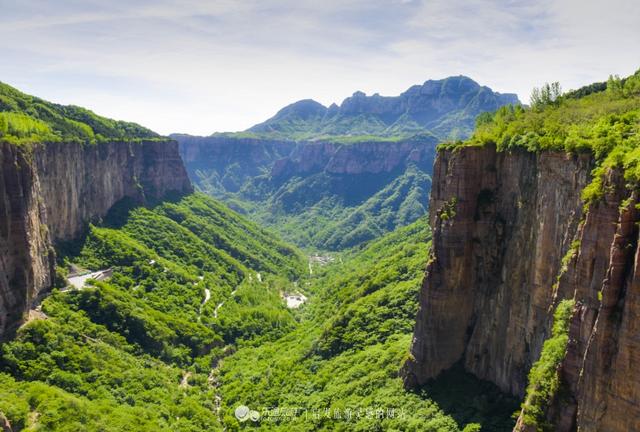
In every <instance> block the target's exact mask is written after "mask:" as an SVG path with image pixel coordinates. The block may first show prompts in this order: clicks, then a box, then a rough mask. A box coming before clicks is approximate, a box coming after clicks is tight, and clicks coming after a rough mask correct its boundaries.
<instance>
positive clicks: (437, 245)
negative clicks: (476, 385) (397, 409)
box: [404, 147, 640, 431]
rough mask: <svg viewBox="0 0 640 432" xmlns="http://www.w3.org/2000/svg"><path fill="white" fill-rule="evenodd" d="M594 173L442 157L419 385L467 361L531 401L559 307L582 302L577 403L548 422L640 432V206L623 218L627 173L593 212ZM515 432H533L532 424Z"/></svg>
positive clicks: (532, 161)
mask: <svg viewBox="0 0 640 432" xmlns="http://www.w3.org/2000/svg"><path fill="white" fill-rule="evenodd" d="M591 165H592V163H591V161H590V159H589V157H587V156H580V157H577V156H567V155H565V154H561V153H553V152H542V153H538V154H534V153H527V152H524V151H516V152H511V153H506V152H505V153H503V152H496V151H495V149H493V148H490V147H483V148H480V147H468V148H463V149H460V150H456V151H442V152H440V153H439V154H438V157H437V160H436V164H435V168H434V180H433V187H432V192H431V203H430V208H431V211H430V212H431V223H432V226H433V230H434V232H433V250H432V258H431V260H430V262H429V264H428V269H427V276H426V278H425V281H424V286H423V289H422V292H421V298H420V310H419V313H418V317H417V322H416V327H415V333H414V340H413V345H412V348H411V354H412V357H411V359H410V360H409V361H408V362H407V363H406V364H405V367H404V375H405V382H406V384H407V385H408V386H415V385H420V384H422V383H424V382H426V381H427V380H428V379H430V378H433V377H435V376H437V375H438V373H439V372H441V371H442V370H444V369H447V368H449V367H450V366H452V365H453V364H455V363H457V362H462V364H463V365H464V367H465V368H466V369H467V370H468V371H470V372H472V373H474V374H475V375H476V376H478V377H480V378H483V379H487V380H490V381H492V382H494V383H495V384H497V385H498V386H499V387H500V388H501V389H502V390H504V391H506V392H509V393H512V394H514V395H519V396H523V395H524V390H525V388H526V384H527V373H528V371H529V369H530V368H531V365H532V364H533V362H535V361H536V360H537V359H538V358H539V356H540V352H541V349H542V344H543V342H544V340H545V339H546V338H547V337H548V336H549V335H550V334H551V324H552V314H553V310H554V308H555V305H556V304H557V302H558V301H559V299H562V298H575V300H576V308H575V310H574V315H573V317H572V323H571V329H570V342H569V348H568V350H567V355H566V358H565V359H564V361H563V363H562V365H561V368H560V371H561V378H562V386H563V387H562V388H563V389H564V390H566V391H564V390H563V395H562V398H557V400H554V401H553V403H552V404H551V406H550V407H548V411H547V414H548V417H549V419H550V421H551V422H552V423H553V424H554V425H555V427H556V429H558V430H567V431H570V430H576V428H578V427H580V428H581V429H580V430H593V431H595V430H607V431H627V430H640V424H638V422H639V421H640V420H638V419H640V394H639V393H640V379H639V378H638V377H637V375H636V374H633V371H632V368H633V367H634V365H637V364H638V363H637V361H640V345H639V343H638V340H637V334H638V326H639V324H638V314H639V313H640V301H639V299H638V295H639V292H638V288H639V285H638V282H637V279H636V277H635V266H636V263H637V260H638V258H637V257H638V254H637V251H636V249H637V235H638V233H637V225H636V222H637V220H638V215H637V210H635V206H634V205H633V203H632V204H629V205H627V206H626V207H625V208H626V210H623V211H622V212H621V211H620V208H621V203H622V202H623V201H624V200H625V199H627V198H628V196H629V194H630V192H629V191H627V190H626V189H625V185H624V180H623V179H622V177H621V175H620V174H619V173H616V172H611V173H609V175H608V178H607V179H606V182H605V183H606V187H605V190H606V191H607V193H606V195H605V197H604V199H603V200H601V201H599V202H598V203H596V204H593V205H592V206H591V207H590V208H589V209H588V211H587V212H586V214H583V213H582V209H583V203H582V202H581V199H580V195H581V192H582V189H583V188H584V186H585V185H586V184H587V183H588V181H589V173H590V171H591V168H592V166H591ZM626 204H628V203H626ZM581 221H582V222H581ZM574 242H575V243H574ZM578 242H579V243H578ZM572 243H573V245H574V246H573V248H572V250H575V251H576V252H575V253H574V254H573V255H572V256H573V258H572V259H571V260H570V261H569V262H568V263H567V262H565V263H564V264H565V265H566V268H565V269H564V270H565V271H562V267H563V257H564V256H565V255H566V254H567V252H568V251H569V249H570V248H571V245H572ZM578 244H579V246H578ZM558 277H559V279H558ZM600 290H602V294H601V295H599V294H598V292H599V291H600ZM624 413H626V415H625V414H624ZM517 430H522V431H527V430H528V429H527V427H526V426H525V425H524V424H523V421H522V419H521V420H520V421H519V422H518V426H517Z"/></svg>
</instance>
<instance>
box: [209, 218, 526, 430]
mask: <svg viewBox="0 0 640 432" xmlns="http://www.w3.org/2000/svg"><path fill="white" fill-rule="evenodd" d="M429 237H430V233H429V229H428V226H427V223H426V220H424V218H423V219H420V220H419V221H417V222H415V223H413V224H411V225H409V226H407V227H405V228H400V229H398V230H396V231H394V232H393V233H391V234H388V235H386V236H384V237H382V238H381V239H379V240H377V241H374V242H372V243H370V244H369V245H368V246H366V247H364V248H362V249H360V250H351V251H349V252H347V253H343V254H342V255H340V256H339V258H338V259H336V260H335V261H334V262H333V264H330V265H329V266H327V267H325V268H316V272H317V273H316V274H314V277H313V278H312V279H311V280H310V281H309V284H310V285H309V286H308V287H307V291H308V292H309V293H310V294H312V295H313V297H312V301H311V302H310V303H309V304H308V305H307V306H306V307H305V310H304V311H303V313H304V320H303V321H302V323H301V324H300V326H299V327H298V329H296V330H295V331H294V332H292V333H291V334H289V335H287V336H286V337H284V338H282V339H279V340H277V341H274V342H269V343H266V344H263V345H261V346H258V347H254V348H246V349H242V350H239V351H238V352H237V353H235V354H233V355H232V356H230V357H228V358H226V359H225V360H224V362H223V365H222V366H221V368H220V370H219V375H218V376H219V379H220V382H221V384H222V386H221V390H222V395H223V405H224V410H225V417H224V421H225V424H226V425H227V428H228V429H227V430H239V429H240V428H241V426H242V424H240V423H239V422H238V421H237V420H236V418H235V417H234V416H233V410H234V409H235V407H237V406H239V405H246V406H249V407H250V408H251V409H255V410H258V411H259V412H261V413H262V419H261V420H260V422H259V423H258V424H257V425H259V427H260V429H261V430H274V431H276V430H277V431H311V430H325V431H382V430H402V431H439V432H443V431H459V430H461V429H463V428H464V430H465V431H473V430H479V426H480V424H482V425H483V429H482V430H483V431H503V430H504V431H507V430H511V428H512V427H513V420H511V418H510V416H511V414H512V413H513V410H514V409H515V407H516V406H517V404H516V405H515V406H514V404H513V401H511V400H508V399H501V398H503V397H502V396H501V395H500V396H495V397H490V396H487V395H489V394H494V395H497V393H495V389H492V390H491V391H484V394H482V395H481V394H479V393H478V392H473V391H471V389H472V388H477V389H480V388H482V389H483V390H487V389H486V386H485V387H482V385H481V383H478V382H477V380H473V379H471V378H470V377H469V376H464V379H459V378H460V375H459V374H458V373H457V372H455V373H454V374H453V375H455V376H456V377H458V379H453V380H452V378H451V377H445V379H446V380H447V381H446V383H444V384H443V383H442V382H435V383H434V384H433V385H432V386H431V387H427V388H425V389H424V390H422V391H420V392H417V393H412V392H407V391H406V390H404V389H403V386H402V381H401V378H400V377H399V375H398V374H399V369H400V366H401V365H402V362H403V360H404V359H405V358H406V356H407V350H408V347H409V344H410V340H411V334H412V331H413V325H414V321H415V313H416V311H417V294H418V291H419V289H420V286H421V282H422V278H423V273H424V266H425V262H426V260H427V256H428V248H429ZM442 385H445V386H447V387H449V389H450V390H455V389H458V390H459V391H460V392H463V393H464V397H459V399H458V401H457V404H456V405H457V406H456V410H457V414H459V415H457V416H456V418H454V417H451V416H449V415H447V414H446V413H445V412H443V411H442V410H441V408H440V407H439V402H436V401H435V400H434V399H433V398H431V393H430V392H431V391H433V392H437V393H439V397H440V400H441V401H442V402H443V403H447V401H446V398H445V397H442V392H441V391H440V390H439V389H440V388H441V387H442ZM438 386H440V387H438ZM492 392H493V393H492ZM458 396H460V393H458ZM496 406H501V407H503V408H504V407H507V408H506V410H505V409H503V410H502V411H500V410H499V409H498V410H496ZM448 407H449V408H450V409H453V408H454V407H453V404H449V406H448ZM275 408H278V409H279V410H275ZM257 425H256V426H257Z"/></svg>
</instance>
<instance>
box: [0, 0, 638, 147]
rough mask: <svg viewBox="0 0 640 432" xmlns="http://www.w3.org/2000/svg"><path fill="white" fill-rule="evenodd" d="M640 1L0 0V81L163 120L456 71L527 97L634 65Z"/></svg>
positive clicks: (212, 126) (397, 86) (382, 87)
mask: <svg viewBox="0 0 640 432" xmlns="http://www.w3.org/2000/svg"><path fill="white" fill-rule="evenodd" d="M639 23H640V1H637V0H606V1H605V0H555V1H550V0H549V1H546V0H544V1H533V0H528V1H525V0H505V1H488V0H464V1H463V0H424V1H423V0H322V1H318V0H281V1H276V0H255V1H254V0H219V1H217V0H216V1H214V0H210V1H206V0H181V1H178V0H164V1H163V0H158V1H151V0H135V1H131V0H109V1H97V0H0V52H1V53H2V56H1V59H0V81H3V82H6V83H8V84H11V85H13V86H16V87H18V88H20V89H21V90H23V91H26V92H28V93H31V94H35V95H38V96H40V97H43V98H46V99H49V100H52V101H55V102H60V103H69V104H76V105H82V106H86V107H88V108H90V109H92V110H94V111H96V112H97V113H99V114H102V115H106V116H109V117H113V118H117V119H124V120H132V121H136V122H138V123H141V124H143V125H145V126H148V127H150V128H152V129H154V130H156V131H158V132H161V133H165V134H167V133H171V132H187V133H192V134H207V135H208V134H210V133H212V132H214V131H234V130H242V129H246V128H247V127H249V126H251V125H252V124H254V123H257V122H260V121H262V120H264V119H266V118H267V117H270V116H271V115H273V114H274V113H275V112H276V111H277V110H278V109H279V108H281V107H282V106H284V105H286V104H288V103H291V102H293V101H295V100H298V99H304V98H312V99H315V100H317V101H319V102H322V103H324V104H330V103H331V102H338V103H339V102H340V101H342V100H343V99H344V98H345V97H347V96H349V95H351V94H352V93H353V92H354V91H355V90H362V91H364V92H366V93H367V94H371V93H375V92H378V93H381V94H383V95H396V94H399V93H400V92H402V91H403V90H405V89H406V88H407V87H409V86H410V85H412V84H417V83H422V82H424V81H425V80H427V79H431V78H432V79H437V78H444V77H446V76H450V75H461V74H462V75H467V76H470V77H471V78H473V79H475V80H476V81H478V82H479V83H480V84H483V85H487V86H489V87H491V88H493V89H494V90H497V91H500V92H515V93H517V94H518V95H519V96H520V98H521V100H523V101H525V102H526V101H528V97H529V94H530V90H531V88H532V87H534V86H537V85H540V84H542V83H544V82H548V81H560V83H561V84H562V86H563V88H564V89H567V90H568V89H571V88H577V87H579V86H581V85H584V84H588V83H591V82H593V81H599V80H604V79H606V78H607V76H608V75H609V74H619V75H629V74H631V73H633V72H634V71H635V70H637V69H638V68H640V24H639Z"/></svg>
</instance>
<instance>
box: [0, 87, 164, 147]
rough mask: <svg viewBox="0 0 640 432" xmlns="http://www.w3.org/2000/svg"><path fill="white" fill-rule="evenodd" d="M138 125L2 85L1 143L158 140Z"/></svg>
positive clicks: (0, 107) (153, 134)
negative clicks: (46, 99)
mask: <svg viewBox="0 0 640 432" xmlns="http://www.w3.org/2000/svg"><path fill="white" fill-rule="evenodd" d="M159 138H161V137H160V135H158V134H156V133H155V132H152V131H150V130H149V129H146V128H144V127H142V126H140V125H137V124H135V123H129V122H124V121H117V120H111V119H108V118H105V117H100V116H98V115H96V114H94V113H93V112H91V111H89V110H88V109H86V108H82V107H78V106H73V105H59V104H55V103H51V102H47V101H45V100H43V99H40V98H37V97H35V96H29V95H27V94H25V93H22V92H21V91H19V90H16V89H15V88H13V87H11V86H9V85H7V84H4V83H2V82H0V140H2V141H6V142H10V143H13V144H32V143H41V142H60V141H65V142H80V143H86V144H94V143H96V142H103V141H132V140H141V139H159Z"/></svg>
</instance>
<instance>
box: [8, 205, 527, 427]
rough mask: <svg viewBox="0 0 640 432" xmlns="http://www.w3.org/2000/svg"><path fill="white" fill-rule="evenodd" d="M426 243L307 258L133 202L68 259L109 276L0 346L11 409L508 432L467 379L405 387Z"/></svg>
mask: <svg viewBox="0 0 640 432" xmlns="http://www.w3.org/2000/svg"><path fill="white" fill-rule="evenodd" d="M429 238H430V233H429V229H428V226H427V223H426V220H424V219H421V220H419V221H418V222H416V223H413V224H412V225H409V226H407V227H404V228H400V229H398V230H396V231H394V232H392V233H390V234H388V235H386V236H384V237H382V238H381V239H379V240H376V241H374V242H371V243H369V244H368V245H367V246H366V247H361V248H359V249H357V250H350V251H344V252H340V253H336V254H332V257H333V259H329V258H326V257H312V258H311V260H309V259H308V258H306V257H303V256H302V254H301V253H300V252H298V251H297V250H296V249H295V248H293V247H291V246H288V245H287V244H285V243H283V242H280V241H279V240H277V239H276V238H275V237H274V236H273V235H272V234H271V233H269V232H266V231H264V230H262V229H261V228H259V227H258V226H257V225H255V224H254V223H252V222H249V221H247V220H245V219H244V218H242V217H241V216H239V215H237V214H235V213H234V212H232V211H230V210H228V209H227V208H226V207H224V206H222V205H221V204H219V203H218V202H216V201H214V200H213V199H210V198H207V197H205V196H204V195H200V194H194V195H191V196H187V197H185V198H183V199H182V200H180V201H179V202H175V203H169V202H167V203H164V204H162V205H159V206H157V207H155V208H153V209H147V208H134V207H130V206H127V205H125V204H123V205H122V206H120V207H118V208H116V209H114V210H113V211H112V213H111V214H110V215H109V217H107V218H106V220H105V223H104V224H103V226H100V227H97V226H93V227H91V229H90V232H89V234H88V235H87V237H86V238H85V239H83V240H82V241H81V242H78V243H77V244H75V245H67V247H65V248H64V249H63V250H61V251H60V252H61V254H60V255H61V259H60V264H61V266H60V267H61V268H63V267H65V266H67V265H69V264H70V263H73V264H74V265H76V266H80V267H82V268H86V269H93V270H95V271H97V270H100V269H111V271H112V273H111V274H109V275H108V276H109V277H108V278H105V279H104V280H100V281H96V280H91V279H90V277H89V276H93V277H96V274H93V275H86V276H79V278H80V279H72V280H71V282H72V285H75V288H74V289H67V288H64V287H63V285H60V287H59V288H57V289H54V291H53V293H52V294H51V295H50V296H49V297H48V298H46V299H45V300H44V301H43V303H42V313H43V314H44V317H43V318H42V319H37V320H33V321H31V322H29V323H28V324H26V325H25V326H23V327H22V328H21V329H20V330H19V332H18V334H17V335H16V337H15V338H14V339H13V340H11V341H9V342H7V343H4V344H2V345H1V353H0V354H1V356H0V367H1V371H2V372H1V373H0V412H2V413H3V414H4V416H5V417H6V418H7V419H8V421H9V422H10V423H11V426H12V429H13V430H14V431H17V430H52V431H80V430H87V431H94V430H100V431H145V430H149V431H158V430H167V431H204V430H207V431H211V430H226V431H233V430H240V429H245V428H251V429H260V430H281V431H312V430H318V431H319V430H326V431H334V430H338V431H339V430H344V431H358V430H360V431H375V430H402V431H460V430H465V431H466V432H469V431H472V430H479V429H478V428H479V425H480V424H481V425H482V430H483V431H506V430H510V428H511V427H512V424H513V420H512V419H511V418H510V415H511V413H512V412H514V411H515V410H516V409H517V403H516V404H514V402H513V401H512V400H511V399H509V398H506V397H504V396H503V395H501V394H500V393H499V392H497V391H496V390H495V389H493V388H490V387H486V386H485V387H483V386H482V385H481V384H479V383H477V382H476V381H474V380H473V379H472V378H470V377H468V376H466V375H464V373H463V372H459V371H458V372H456V371H452V372H451V373H450V374H449V375H447V376H445V377H443V381H436V382H434V383H433V384H432V385H431V386H428V387H425V388H424V389H423V390H422V391H420V392H417V393H413V392H407V391H406V390H405V389H404V388H403V386H402V381H401V379H400V377H399V375H398V374H399V369H400V365H401V364H402V362H403V360H404V359H405V358H406V356H407V355H408V354H407V353H408V349H409V345H410V340H411V333H412V330H413V323H414V320H415V314H416V310H417V293H418V291H419V288H420V285H421V281H422V277H423V272H424V265H425V262H426V260H427V255H428V249H429ZM310 270H312V271H310ZM74 281H75V282H77V283H75V284H74V283H73V282H74ZM80 282H81V283H80ZM287 296H288V297H297V300H296V301H297V303H296V304H295V305H293V304H292V303H290V304H289V307H287V300H289V299H288V297H287ZM292 306H297V307H292ZM483 385H484V384H483ZM443 388H444V389H446V391H444V390H443ZM472 389H482V390H481V391H476V392H473V391H472ZM243 407H247V409H244V408H243ZM253 411H255V413H254V412H253Z"/></svg>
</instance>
